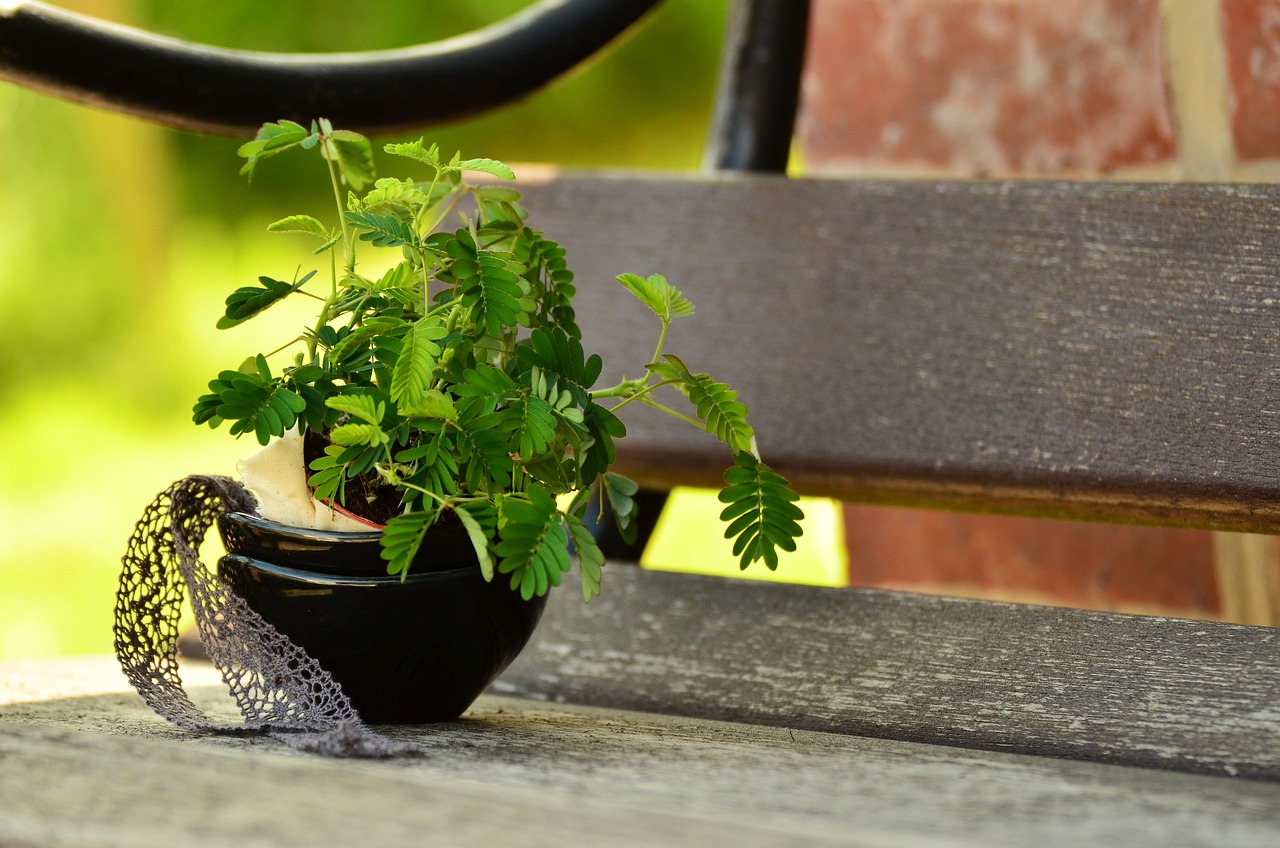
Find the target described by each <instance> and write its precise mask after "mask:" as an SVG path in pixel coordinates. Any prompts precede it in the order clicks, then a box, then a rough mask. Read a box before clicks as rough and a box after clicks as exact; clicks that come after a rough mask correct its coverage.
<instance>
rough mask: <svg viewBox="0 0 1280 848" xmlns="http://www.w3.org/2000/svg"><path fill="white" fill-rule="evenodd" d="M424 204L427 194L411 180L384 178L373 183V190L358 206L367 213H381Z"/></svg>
mask: <svg viewBox="0 0 1280 848" xmlns="http://www.w3.org/2000/svg"><path fill="white" fill-rule="evenodd" d="M426 202H427V193H426V192H425V191H423V190H422V189H420V188H418V185H417V183H415V182H414V181H413V180H397V179H394V178H391V177H386V178H383V179H381V180H378V181H377V182H376V183H374V188H373V189H372V190H371V191H370V192H369V193H368V194H366V195H365V196H364V199H363V200H362V201H361V204H360V205H361V208H363V209H364V210H365V211H368V212H382V211H386V210H388V209H391V208H399V209H406V210H407V209H412V208H413V207H414V206H417V205H420V204H423V203H426Z"/></svg>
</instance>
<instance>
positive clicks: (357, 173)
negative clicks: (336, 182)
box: [329, 130, 374, 191]
mask: <svg viewBox="0 0 1280 848" xmlns="http://www.w3.org/2000/svg"><path fill="white" fill-rule="evenodd" d="M329 139H330V142H331V145H332V154H334V158H336V160H337V162H338V172H339V173H340V174H341V175H342V180H343V182H345V183H346V184H347V185H349V186H351V187H352V188H353V189H355V190H356V191H360V190H361V189H363V188H364V187H365V186H366V185H368V184H369V183H371V182H373V177H374V171H373V148H372V147H371V146H370V144H369V139H367V138H365V137H364V136H362V135H360V134H359V133H354V132H351V131H350V130H335V131H334V132H332V133H331V134H330V135H329Z"/></svg>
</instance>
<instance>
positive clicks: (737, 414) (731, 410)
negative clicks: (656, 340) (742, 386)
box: [646, 354, 755, 453]
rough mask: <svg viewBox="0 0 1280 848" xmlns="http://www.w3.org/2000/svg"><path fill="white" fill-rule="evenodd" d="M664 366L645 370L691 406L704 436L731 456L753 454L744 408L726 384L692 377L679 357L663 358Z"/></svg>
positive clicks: (698, 375) (708, 378) (751, 436)
mask: <svg viewBox="0 0 1280 848" xmlns="http://www.w3.org/2000/svg"><path fill="white" fill-rule="evenodd" d="M663 359H665V360H666V361H665V362H655V363H652V364H650V365H648V366H646V367H647V368H648V369H649V370H650V371H652V372H653V373H655V374H657V375H658V376H659V377H661V378H662V379H663V380H671V381H673V382H675V383H676V384H677V385H678V387H679V388H680V390H681V391H682V392H684V395H685V397H687V398H688V399H689V402H690V403H692V404H693V406H694V410H695V411H696V413H697V416H698V418H699V419H701V420H702V422H703V424H704V425H705V426H706V429H707V432H708V433H711V434H712V435H714V436H715V437H716V438H718V439H719V440H720V441H722V442H724V443H725V444H726V445H728V446H729V449H730V450H732V451H733V452H734V453H738V452H746V453H755V441H754V439H755V434H754V432H753V431H752V429H751V425H750V424H748V423H747V406H746V404H744V403H742V402H741V401H739V400H738V393H737V392H735V391H733V390H732V389H730V388H729V385H728V384H727V383H717V382H716V381H715V380H713V379H712V378H711V376H710V375H709V374H694V373H692V372H690V371H689V368H688V367H687V366H686V365H685V364H684V363H683V362H681V361H680V359H679V357H676V356H672V355H671V354H666V355H665V356H664V357H663Z"/></svg>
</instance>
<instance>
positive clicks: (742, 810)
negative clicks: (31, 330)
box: [0, 658, 1280, 848]
mask: <svg viewBox="0 0 1280 848" xmlns="http://www.w3.org/2000/svg"><path fill="white" fill-rule="evenodd" d="M102 662H103V663H109V662H110V660H108V659H106V658H103V660H102ZM51 665H59V664H57V663H54V664H51ZM3 671H4V669H3V667H0V679H3V677H4V674H3ZM32 673H33V672H32V669H31V668H30V667H28V668H27V669H26V670H25V674H27V675H31V674H32ZM34 673H35V674H41V672H40V671H39V670H36V671H35V672H34ZM56 673H57V672H55V674H56ZM89 676H90V677H92V676H94V675H89ZM0 685H2V684H0ZM60 689H61V691H64V692H65V691H74V689H71V690H68V689H67V688H66V687H65V686H63V687H60ZM193 694H194V695H195V697H196V699H197V700H198V701H199V702H200V703H201V705H202V706H206V707H209V708H212V707H211V706H210V702H216V700H217V697H216V695H215V694H213V693H211V692H210V691H209V690H201V689H197V690H195V691H194V693H193ZM6 697H7V696H6V695H5V694H4V693H3V692H2V691H0V703H2V702H3V701H5V700H6ZM389 732H391V733H392V734H394V735H397V736H400V737H403V738H407V739H412V740H415V741H417V742H418V743H419V744H421V745H422V746H423V748H424V749H425V754H424V756H421V757H417V758H413V759H407V760H394V761H388V762H373V763H369V762H364V763H359V762H352V761H344V762H332V761H323V760H320V759H318V758H315V757H311V756H307V755H301V754H297V753H295V752H293V751H291V750H289V749H287V748H285V747H284V746H281V745H279V744H277V743H274V742H272V741H270V740H265V739H224V738H215V737H200V736H193V735H191V734H188V733H186V732H185V731H181V730H178V729H176V728H173V727H171V726H170V725H168V724H166V723H165V722H163V721H162V720H160V719H159V718H157V717H156V716H154V715H152V714H151V713H150V712H149V711H147V709H146V707H145V706H144V705H143V704H142V703H141V701H140V699H138V698H137V697H136V696H134V695H133V694H132V693H121V694H115V695H103V696H97V697H82V698H64V699H60V700H56V701H45V702H30V701H28V702H25V703H22V704H17V705H11V706H4V707H0V763H3V767H0V799H3V801H2V804H3V814H0V843H2V844H5V845H50V844H76V845H94V846H117V845H119V846H126V845H127V846H151V845H156V846H160V845H165V846H172V845H183V846H188V845H190V846H205V845H209V846H214V845H216V846H219V848H221V846H224V845H228V844H247V845H351V844H361V845H364V844H387V845H399V844H413V845H421V844H489V843H492V844H503V845H510V844H529V845H565V844H571V845H572V844H590V845H601V846H617V845H642V844H643V845H655V844H661V845H699V846H701V845H718V844H735V845H746V846H753V845H828V844H844V845H876V846H886V845H894V846H896V845H902V846H916V845H921V844H928V845H938V846H984V848H985V846H989V845H1004V844H1010V845H1044V846H1076V845H1080V844H1095V845H1123V846H1126V848H1128V846H1136V848H1143V846H1164V845H1169V844H1178V845H1187V846H1201V845H1203V846H1236V845H1239V846H1263V845H1273V844H1275V843H1276V842H1277V840H1280V805H1277V804H1276V801H1277V797H1278V795H1277V788H1276V787H1275V786H1273V785H1271V784H1266V783H1257V782H1244V781H1238V780H1229V779H1226V778H1214V777H1205V776H1199V775H1186V774H1174V773H1167V772H1155V771H1147V770H1142V769H1129V768H1121V767H1115V766H1105V765H1098V764H1095V763H1082V762H1071V761H1062V760H1047V759H1040V758H1035V757H1024V756H1018V755H1013V754H1005V753H992V752H977V751H966V750H958V749H950V748H942V747H935V746H929V745H917V744H910V743H903V742H889V741H884V740H876V739H860V738H856V737H847V736H840V735H835V734H826V733H815V732H810V731H804V730H801V729H790V728H772V727H761V726H751V725H736V724H730V723H724V722H714V721H701V720H690V719H680V718H674V717H669V716H651V715H643V714H638V713H629V712H622V711H615V710H600V709H591V708H581V707H561V706H548V705H546V704H536V703H531V702H529V701H525V700H521V699H512V698H501V697H486V698H483V699H482V700H481V701H480V703H479V704H477V706H476V708H475V709H474V710H473V711H472V712H471V713H470V714H469V715H468V716H467V717H466V718H465V719H464V720H462V721H459V722H453V723H449V724H444V725H434V726H420V727H398V728H391V729H389Z"/></svg>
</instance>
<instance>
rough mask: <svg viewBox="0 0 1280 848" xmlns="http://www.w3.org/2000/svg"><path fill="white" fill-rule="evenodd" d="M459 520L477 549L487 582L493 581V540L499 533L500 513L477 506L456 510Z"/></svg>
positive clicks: (482, 572)
mask: <svg viewBox="0 0 1280 848" xmlns="http://www.w3.org/2000/svg"><path fill="white" fill-rule="evenodd" d="M454 513H455V514H456V515H457V516H458V520H459V521H461V522H462V526H463V527H464V528H466V531H467V538H469V539H470V540H471V547H472V548H474V549H475V552H476V559H478V560H479V561H480V573H481V574H482V575H484V579H485V580H493V570H494V562H493V553H492V547H493V541H492V540H493V538H494V537H495V536H497V531H498V512H497V510H495V509H494V508H493V507H491V506H487V505H477V506H468V507H462V506H459V507H457V508H455V509H454Z"/></svg>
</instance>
